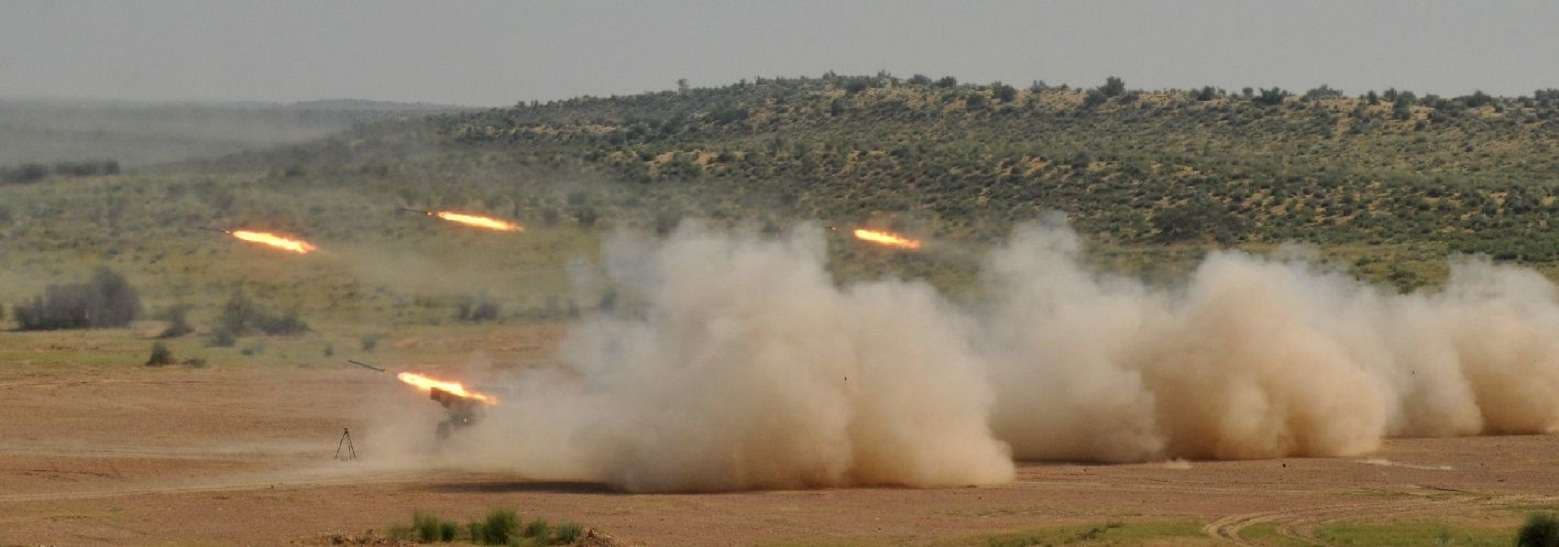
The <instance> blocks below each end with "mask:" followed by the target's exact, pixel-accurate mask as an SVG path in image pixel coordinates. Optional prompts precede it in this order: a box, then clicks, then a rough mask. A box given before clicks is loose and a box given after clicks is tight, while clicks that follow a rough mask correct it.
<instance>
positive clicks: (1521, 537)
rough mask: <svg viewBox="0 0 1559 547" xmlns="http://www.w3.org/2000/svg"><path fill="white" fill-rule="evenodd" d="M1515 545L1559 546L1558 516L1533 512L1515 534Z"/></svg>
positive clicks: (1519, 546) (1533, 546)
mask: <svg viewBox="0 0 1559 547" xmlns="http://www.w3.org/2000/svg"><path fill="white" fill-rule="evenodd" d="M1516 547H1559V516H1555V515H1554V514H1553V513H1533V514H1531V515H1528V516H1527V522H1526V524H1523V525H1521V531H1520V532H1519V533H1517V534H1516Z"/></svg>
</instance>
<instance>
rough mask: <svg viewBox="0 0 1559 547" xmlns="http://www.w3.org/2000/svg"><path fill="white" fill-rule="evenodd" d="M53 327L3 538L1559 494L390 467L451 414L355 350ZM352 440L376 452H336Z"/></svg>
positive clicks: (254, 541) (860, 517) (1478, 483)
mask: <svg viewBox="0 0 1559 547" xmlns="http://www.w3.org/2000/svg"><path fill="white" fill-rule="evenodd" d="M507 328H508V329H510V330H511V331H512V330H513V329H527V328H531V327H525V326H516V327H507ZM555 332H556V329H552V330H548V331H545V332H540V333H530V334H526V333H523V332H522V333H520V334H519V335H515V334H514V333H512V332H510V333H509V334H506V335H503V336H500V337H498V338H495V339H494V340H493V341H491V343H493V344H500V345H501V344H503V343H506V342H504V339H505V338H504V337H508V338H507V339H511V340H512V339H513V338H515V337H516V336H517V337H518V338H520V339H533V340H534V339H539V340H542V342H541V343H539V344H537V345H536V346H535V347H530V348H529V349H528V350H527V351H526V352H522V353H527V354H529V355H531V356H532V357H533V358H535V359H544V358H545V357H542V356H544V355H546V354H547V353H548V351H549V350H550V348H548V347H546V346H547V345H548V344H549V343H551V344H555V339H556V336H555V335H554V334H555ZM49 336H52V335H49V334H37V335H34V334H20V333H5V334H0V345H9V346H10V347H11V349H12V351H10V352H9V353H7V355H8V356H9V357H8V358H9V359H11V360H13V361H15V362H13V363H0V544H22V545H37V544H47V545H76V544H134V545H239V544H242V545H275V544H328V543H332V542H361V541H384V542H388V540H387V539H385V530H386V529H387V528H389V527H390V526H393V525H400V524H405V523H409V522H410V518H411V514H412V512H413V511H417V510H421V511H429V512H433V513H436V514H438V515H440V516H442V517H444V518H448V519H452V520H457V521H461V522H464V521H467V520H474V519H479V518H481V517H482V516H483V515H484V514H485V513H486V512H488V511H490V510H491V509H493V508H513V509H515V510H517V511H518V512H519V513H520V515H521V516H522V518H526V519H530V518H537V517H541V518H546V519H548V520H549V521H550V522H553V523H558V522H563V521H573V522H577V523H580V524H582V525H584V526H585V527H587V528H589V529H591V530H592V531H593V532H594V533H595V534H596V535H597V536H598V537H597V538H596V539H597V540H599V542H600V543H606V544H622V545H750V544H766V545H856V544H867V545H871V544H895V545H897V544H919V545H1027V544H1039V545H1043V544H1150V545H1213V544H1249V545H1305V544H1342V543H1347V544H1416V543H1417V542H1418V541H1429V542H1433V541H1451V542H1453V543H1454V544H1456V545H1469V544H1471V545H1477V544H1507V542H1509V541H1510V538H1511V537H1512V534H1513V533H1514V529H1515V528H1516V527H1517V526H1518V525H1519V524H1520V522H1521V521H1522V519H1523V518H1525V516H1526V515H1527V514H1528V513H1530V512H1532V511H1539V510H1547V509H1550V508H1552V507H1555V506H1556V505H1559V436H1554V435H1533V436H1510V437H1466V438H1446V439H1394V440H1389V441H1387V442H1386V444H1385V446H1384V447H1383V449H1382V450H1380V451H1379V452H1377V453H1374V454H1370V455H1367V456H1362V457H1352V458H1303V459H1278V460H1259V461H1193V462H1183V461H1174V462H1159V463H1147V464H1131V465H1096V464H1078V463H1062V462H1028V463H1022V464H1020V465H1019V470H1018V476H1017V479H1016V480H1015V481H1013V482H1010V483H1007V484H1002V485H997V486H988V487H975V488H946V489H910V488H849V489H826V490H804V491H765V492H740V493H723V494H628V493H622V492H617V491H614V490H612V489H611V488H608V487H607V486H605V485H599V484H589V483H560V482H549V481H538V480H532V479H529V478H527V477H526V476H525V475H524V474H522V473H518V472H516V473H493V472H473V471H466V470H461V469H458V468H448V467H445V466H424V467H416V466H405V465H389V464H387V463H386V462H384V461H381V459H380V458H377V457H376V456H378V455H379V453H378V452H376V450H377V449H378V447H380V446H381V445H382V444H383V443H382V442H381V439H378V438H376V434H375V433H374V431H375V427H374V426H373V424H374V423H376V422H375V415H376V413H377V412H379V411H380V410H381V409H383V408H386V406H387V405H418V406H417V407H418V408H425V409H426V412H428V413H430V414H431V415H437V414H438V413H439V412H441V411H440V410H439V408H438V406H437V405H436V404H434V403H432V402H430V401H428V400H427V399H426V397H424V396H421V395H420V394H418V393H416V392H415V391H414V390H410V389H409V388H408V387H407V386H405V385H402V384H399V383H397V382H394V381H393V380H392V379H390V378H387V377H386V376H385V375H381V374H377V373H373V372H372V371H366V370H363V369H357V368H354V367H351V366H349V365H347V364H345V363H344V362H343V361H342V360H341V359H327V358H323V357H318V356H317V355H316V357H314V358H313V359H311V361H312V362H311V363H307V364H305V365H304V366H296V365H294V366H286V365H273V364H267V365H260V364H243V363H238V364H221V365H213V366H210V367H206V368H191V367H184V366H169V367H160V368H152V367H144V366H140V364H139V362H137V361H136V357H141V356H139V355H126V356H125V357H124V358H123V359H122V360H120V361H121V362H117V363H116V362H115V359H112V358H110V359H98V361H100V362H96V363H94V364H92V365H81V366H73V365H68V364H64V365H60V364H50V365H44V364H40V363H41V362H57V361H59V360H61V359H69V358H70V356H71V355H73V354H74V353H73V352H79V351H80V350H81V348H78V347H72V346H71V345H70V344H64V345H59V344H55V343H53V342H49V340H51V338H48V337H49ZM88 336H105V337H107V336H123V333H119V334H103V335H88ZM526 336H530V338H526ZM394 342H395V341H394V340H392V341H390V343H388V344H387V345H390V346H392V347H393V346H394V345H395V344H394ZM136 347H138V348H141V347H144V346H140V345H137V346H136ZM18 348H20V349H18ZM51 348H52V351H54V352H55V354H54V355H53V356H52V358H50V359H31V358H26V359H24V358H22V356H24V355H44V354H46V353H47V352H49V351H51ZM28 352H32V353H28ZM141 358H142V359H144V357H141ZM519 358H521V359H524V358H527V357H525V355H521V356H520V357H519ZM429 366H431V367H434V368H433V370H438V368H437V367H438V365H437V364H436V363H435V364H431V365H429ZM380 421H381V422H382V420H380ZM343 428H351V429H352V431H354V435H353V437H352V440H353V445H354V447H355V448H356V450H357V452H358V455H359V459H357V460H355V461H339V460H337V459H335V455H336V452H337V448H338V446H339V444H340V442H339V441H340V438H341V433H342V430H343ZM427 435H428V437H429V439H430V443H431V437H432V432H431V431H428V432H427Z"/></svg>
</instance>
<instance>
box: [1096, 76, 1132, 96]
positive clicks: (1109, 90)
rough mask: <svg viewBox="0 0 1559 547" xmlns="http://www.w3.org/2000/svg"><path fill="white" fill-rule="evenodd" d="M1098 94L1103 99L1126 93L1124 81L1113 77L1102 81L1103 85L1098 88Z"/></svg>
mask: <svg viewBox="0 0 1559 547" xmlns="http://www.w3.org/2000/svg"><path fill="white" fill-rule="evenodd" d="M1099 92H1100V93H1103V94H1104V96H1105V97H1114V96H1116V95H1120V94H1122V93H1125V92H1126V81H1125V80H1122V79H1120V78H1117V77H1115V76H1110V77H1108V78H1105V79H1104V85H1102V86H1099Z"/></svg>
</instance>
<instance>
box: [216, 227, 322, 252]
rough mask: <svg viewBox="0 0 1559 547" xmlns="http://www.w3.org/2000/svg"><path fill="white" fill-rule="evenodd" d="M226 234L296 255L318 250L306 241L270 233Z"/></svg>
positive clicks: (233, 232) (245, 231)
mask: <svg viewBox="0 0 1559 547" xmlns="http://www.w3.org/2000/svg"><path fill="white" fill-rule="evenodd" d="M228 233H229V234H232V235H233V237H236V238H238V239H242V240H244V241H252V242H254V243H259V244H261V245H269V246H271V247H275V248H277V249H281V250H283V251H292V252H294V253H298V254H308V253H311V252H314V251H316V250H318V249H319V247H315V246H314V245H313V244H311V243H309V242H307V241H303V240H299V239H288V238H285V237H282V236H279V235H276V234H272V233H266V232H251V231H249V230H233V231H230V232H228Z"/></svg>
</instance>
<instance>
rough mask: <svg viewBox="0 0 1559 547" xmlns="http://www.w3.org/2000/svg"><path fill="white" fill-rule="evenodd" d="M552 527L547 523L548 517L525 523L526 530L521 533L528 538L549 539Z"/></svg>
mask: <svg viewBox="0 0 1559 547" xmlns="http://www.w3.org/2000/svg"><path fill="white" fill-rule="evenodd" d="M550 531H551V527H550V526H548V525H547V519H536V520H533V521H530V523H528V524H526V525H525V531H524V533H522V534H521V535H523V536H525V537H528V538H536V539H542V540H544V539H547V535H548V532H550Z"/></svg>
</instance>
